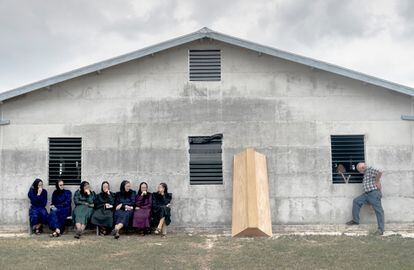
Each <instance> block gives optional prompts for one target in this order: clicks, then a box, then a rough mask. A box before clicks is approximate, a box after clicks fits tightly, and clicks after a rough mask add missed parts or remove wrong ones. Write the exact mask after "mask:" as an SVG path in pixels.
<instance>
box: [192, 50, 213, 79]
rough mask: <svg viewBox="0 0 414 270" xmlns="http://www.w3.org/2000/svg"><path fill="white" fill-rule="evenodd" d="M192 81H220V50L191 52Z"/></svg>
mask: <svg viewBox="0 0 414 270" xmlns="http://www.w3.org/2000/svg"><path fill="white" fill-rule="evenodd" d="M189 57H190V61H189V64H190V66H189V70H190V81H220V80H221V52H220V50H190V52H189Z"/></svg>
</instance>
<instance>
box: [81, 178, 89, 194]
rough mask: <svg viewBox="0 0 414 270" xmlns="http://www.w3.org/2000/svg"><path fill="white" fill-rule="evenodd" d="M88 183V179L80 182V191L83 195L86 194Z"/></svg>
mask: <svg viewBox="0 0 414 270" xmlns="http://www.w3.org/2000/svg"><path fill="white" fill-rule="evenodd" d="M86 185H89V182H88V181H82V183H81V184H80V187H79V189H80V193H81V194H82V195H85V186H86Z"/></svg>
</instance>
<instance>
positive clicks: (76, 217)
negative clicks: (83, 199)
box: [72, 205, 93, 225]
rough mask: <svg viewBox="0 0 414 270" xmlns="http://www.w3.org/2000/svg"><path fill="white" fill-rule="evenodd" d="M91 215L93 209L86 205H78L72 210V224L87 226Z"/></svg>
mask: <svg viewBox="0 0 414 270" xmlns="http://www.w3.org/2000/svg"><path fill="white" fill-rule="evenodd" d="M92 214H93V208H91V207H89V206H87V205H78V206H76V207H75V209H74V210H73V215H72V216H73V217H72V218H73V222H74V223H75V224H76V223H80V224H83V225H87V224H88V222H89V221H90V220H91V216H92Z"/></svg>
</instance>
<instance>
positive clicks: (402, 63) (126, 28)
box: [0, 0, 414, 91]
mask: <svg viewBox="0 0 414 270" xmlns="http://www.w3.org/2000/svg"><path fill="white" fill-rule="evenodd" d="M413 12H414V2H413V1H410V0H398V1H386V0H384V1H379V0H377V1H374V0H371V1H363V2H362V1H356V0H353V1H339V0H315V1H308V0H296V1H293V0H292V1H288V0H275V1H271V0H269V1H248V0H240V1H219V0H213V1H191V0H152V1H134V0H129V1H126V0H125V1H114V0H113V1H109V0H88V1H81V0H71V1H67V0H66V1H65V0H42V1H29V0H26V1H23V0H15V1H8V0H0V37H2V38H1V40H0V91H4V90H8V89H11V88H14V87H18V86H21V85H23V84H26V83H30V82H33V81H36V80H40V79H43V78H45V77H49V76H53V75H56V74H58V73H61V72H65V71H68V70H71V69H74V68H77V67H80V66H83V65H87V64H91V63H94V62H96V61H100V60H104V59H106V58H109V57H113V56H116V55H119V54H123V53H126V52H129V51H132V50H136V49H139V48H142V47H144V46H148V45H151V44H154V43H157V42H161V41H163V40H166V39H169V38H173V37H175V36H178V35H182V34H186V33H189V32H192V31H194V30H197V29H199V28H201V27H203V26H208V27H211V28H212V29H214V30H217V31H220V32H223V33H227V34H230V35H234V36H239V37H242V38H245V39H249V40H252V41H255V42H259V43H264V44H267V45H270V46H274V47H278V48H281V49H284V50H288V51H292V52H296V53H299V54H303V55H307V56H310V57H314V58H318V59H321V60H325V61H328V62H331V63H335V64H338V65H343V66H346V67H349V68H352V69H355V70H359V71H362V72H365V73H368V74H372V75H374V76H379V77H383V78H385V79H389V80H392V81H396V82H399V83H403V84H407V85H411V86H414V79H413V78H412V75H411V74H413V73H414V67H413V65H412V63H411V61H410V60H409V59H412V58H413V57H414V50H413V49H412V48H414V46H413V45H414V38H413V36H414V35H413V34H414V19H413V16H412V14H413Z"/></svg>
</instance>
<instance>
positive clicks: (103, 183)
mask: <svg viewBox="0 0 414 270" xmlns="http://www.w3.org/2000/svg"><path fill="white" fill-rule="evenodd" d="M105 184H108V189H110V187H111V186H110V185H109V182H108V181H103V182H102V184H101V192H102V193H103V192H104V190H103V186H104V185H105Z"/></svg>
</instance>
